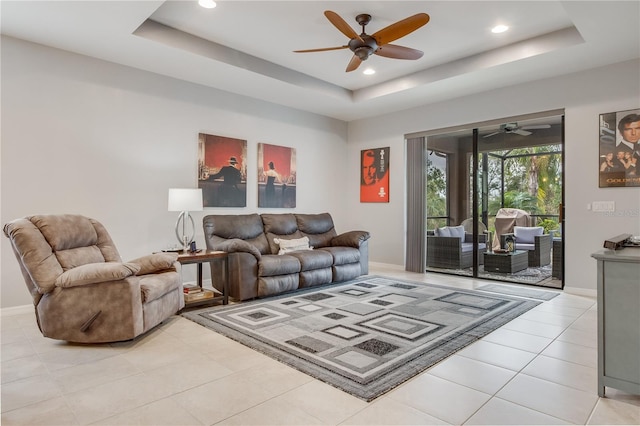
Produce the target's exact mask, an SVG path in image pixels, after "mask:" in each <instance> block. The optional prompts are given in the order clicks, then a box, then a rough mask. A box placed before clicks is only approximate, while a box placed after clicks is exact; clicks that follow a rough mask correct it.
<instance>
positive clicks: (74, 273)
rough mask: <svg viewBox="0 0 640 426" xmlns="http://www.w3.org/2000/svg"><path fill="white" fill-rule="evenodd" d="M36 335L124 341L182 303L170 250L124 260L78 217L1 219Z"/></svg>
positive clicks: (92, 224)
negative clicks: (22, 281)
mask: <svg viewBox="0 0 640 426" xmlns="http://www.w3.org/2000/svg"><path fill="white" fill-rule="evenodd" d="M4 233H5V235H6V236H7V237H8V238H9V239H10V240H11V245H12V247H13V250H14V253H15V255H16V258H17V259H18V263H19V264H20V269H21V270H22V275H23V276H24V279H25V281H26V284H27V287H28V288H29V291H30V292H31V295H32V297H33V303H34V306H35V310H36V318H37V321H38V326H39V327H40V331H41V332H42V335H43V336H45V337H50V338H52V339H59V340H67V341H70V342H81V343H102V342H117V341H122V340H130V339H133V338H134V337H136V336H138V335H140V334H142V333H145V332H147V331H148V330H150V329H151V328H153V327H155V326H156V325H158V324H160V323H161V322H162V321H164V320H165V319H166V318H168V317H169V316H171V315H173V314H175V313H176V312H177V311H179V310H180V309H182V308H183V307H184V296H183V291H182V282H181V277H180V264H179V263H178V262H177V260H176V259H177V254H175V253H157V254H151V255H147V256H144V257H141V258H138V259H135V260H132V261H130V262H126V263H124V262H122V259H121V258H120V255H119V254H118V250H117V249H116V247H115V245H114V244H113V241H112V240H111V237H110V236H109V234H108V233H107V231H106V229H105V228H104V227H103V226H102V225H101V224H100V223H99V222H97V221H95V220H93V219H90V218H87V217H84V216H79V215H41V216H29V217H26V218H23V219H17V220H14V221H12V222H9V223H7V224H6V225H5V226H4Z"/></svg>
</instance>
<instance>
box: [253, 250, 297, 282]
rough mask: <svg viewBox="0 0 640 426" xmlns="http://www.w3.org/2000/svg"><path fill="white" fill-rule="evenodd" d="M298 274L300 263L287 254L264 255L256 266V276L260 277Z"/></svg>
mask: <svg viewBox="0 0 640 426" xmlns="http://www.w3.org/2000/svg"><path fill="white" fill-rule="evenodd" d="M298 272H300V261H299V260H298V259H297V258H295V257H293V256H291V255H288V254H283V255H277V254H271V255H269V254H268V255H264V256H262V259H261V260H260V263H259V264H258V276H260V277H271V276H275V275H288V274H297V273H298Z"/></svg>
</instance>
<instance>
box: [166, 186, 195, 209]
mask: <svg viewBox="0 0 640 426" xmlns="http://www.w3.org/2000/svg"><path fill="white" fill-rule="evenodd" d="M169 211H170V212H182V211H189V212H198V211H202V189H201V188H197V189H192V188H169Z"/></svg>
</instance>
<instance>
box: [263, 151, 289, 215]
mask: <svg viewBox="0 0 640 426" xmlns="http://www.w3.org/2000/svg"><path fill="white" fill-rule="evenodd" d="M295 206H296V150H295V148H289V147H286V146H278V145H269V144H266V143H259V144H258V207H274V208H293V207H295Z"/></svg>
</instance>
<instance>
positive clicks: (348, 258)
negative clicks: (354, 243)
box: [319, 247, 360, 266]
mask: <svg viewBox="0 0 640 426" xmlns="http://www.w3.org/2000/svg"><path fill="white" fill-rule="evenodd" d="M319 250H324V251H327V252H329V253H331V256H333V265H334V266H336V265H347V264H349V263H358V262H360V250H358V249H355V248H353V247H323V248H321V249H319Z"/></svg>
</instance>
